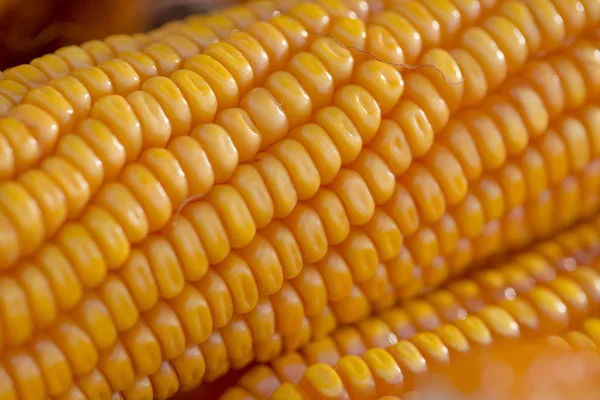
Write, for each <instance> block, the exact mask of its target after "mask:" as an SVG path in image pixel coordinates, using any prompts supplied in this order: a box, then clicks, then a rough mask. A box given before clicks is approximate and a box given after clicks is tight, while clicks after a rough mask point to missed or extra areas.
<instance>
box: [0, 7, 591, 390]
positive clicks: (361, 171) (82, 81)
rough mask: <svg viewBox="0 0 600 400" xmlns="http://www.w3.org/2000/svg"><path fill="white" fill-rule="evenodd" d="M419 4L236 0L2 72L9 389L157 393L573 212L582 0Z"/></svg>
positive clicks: (582, 184)
mask: <svg viewBox="0 0 600 400" xmlns="http://www.w3.org/2000/svg"><path fill="white" fill-rule="evenodd" d="M442 3H444V5H445V8H443V7H440V8H439V9H438V8H436V7H434V6H433V3H432V2H428V1H425V0H421V1H407V2H404V3H402V4H396V3H395V2H388V3H387V4H385V9H378V8H377V7H378V6H377V5H376V4H373V5H372V6H373V8H372V9H371V8H365V7H363V5H366V3H364V2H360V1H358V2H348V3H344V2H336V1H316V2H314V3H312V4H311V3H299V4H296V5H294V6H292V7H290V8H289V9H287V10H286V11H287V14H282V15H278V16H275V17H273V14H272V13H271V14H270V15H269V12H271V11H269V12H265V13H262V12H261V13H259V12H257V11H255V10H257V9H258V8H252V10H254V11H253V12H255V13H256V14H255V16H256V15H259V14H260V15H265V16H266V17H265V18H262V17H261V19H269V18H270V19H269V22H268V23H264V22H256V23H253V24H249V22H250V21H251V19H252V18H255V16H253V17H252V18H251V19H247V20H244V21H246V22H240V20H239V19H235V18H233V17H232V21H234V23H231V21H230V22H225V20H224V19H222V18H221V19H220V18H219V17H215V18H214V19H212V20H211V19H208V20H202V23H206V24H207V26H209V28H210V29H212V30H214V31H215V32H219V34H218V35H217V36H218V37H221V38H225V37H227V35H229V36H228V38H226V39H225V40H224V42H219V43H215V44H212V45H209V46H202V45H201V44H199V43H195V42H194V41H193V40H192V41H189V40H188V41H186V42H185V45H184V43H183V42H182V40H183V39H178V38H175V39H174V38H173V37H171V36H168V37H167V38H165V39H164V45H156V46H153V45H151V46H149V47H148V49H149V50H144V51H147V54H146V55H145V56H144V55H143V54H142V53H136V55H135V57H138V58H136V60H138V61H139V60H141V58H140V57H142V56H143V57H146V58H144V60H146V61H148V60H150V64H148V63H146V64H145V65H146V66H150V67H149V69H148V70H147V71H150V72H148V73H146V74H145V75H144V74H143V73H142V65H141V64H139V63H138V64H136V63H135V62H133V61H132V60H133V59H134V58H132V57H133V56H131V57H129V56H127V57H126V56H123V57H121V59H111V58H112V57H114V56H115V55H116V54H115V53H118V52H117V51H116V50H114V49H113V50H111V49H109V51H108V52H107V51H106V45H102V44H100V42H98V43H96V42H94V43H93V44H89V45H86V46H85V47H86V48H87V49H89V51H90V52H91V53H93V54H94V57H93V58H94V59H95V61H94V62H95V63H97V64H101V65H102V66H101V68H100V69H87V70H79V71H75V72H73V73H72V74H71V76H70V77H69V78H61V79H58V80H56V81H52V82H50V83H49V85H45V82H42V81H39V82H38V83H35V84H31V83H27V84H26V85H25V86H24V87H25V91H22V90H21V89H19V87H18V86H15V85H12V84H11V83H6V82H9V81H8V80H7V81H4V82H3V83H1V84H0V88H1V87H6V86H1V85H3V84H4V85H12V86H10V88H13V89H14V93H22V95H21V94H17V95H16V96H15V97H14V98H13V97H11V101H10V102H11V104H15V105H16V104H17V103H21V102H22V100H23V104H21V105H18V106H16V107H14V108H12V106H10V107H9V108H12V110H10V111H9V117H8V118H5V119H3V120H2V121H0V125H1V124H4V127H3V128H1V129H0V130H1V133H2V135H3V136H0V145H2V146H0V147H1V148H2V149H4V150H3V151H4V152H5V153H3V154H5V155H6V157H3V158H1V159H0V164H1V165H0V172H1V174H0V175H2V179H3V180H4V182H2V183H1V184H0V211H1V212H2V214H0V227H1V232H3V234H2V236H1V237H2V240H0V249H2V250H1V253H2V254H3V255H4V256H5V257H3V258H2V261H0V269H2V276H1V277H0V288H1V290H0V300H1V301H2V306H3V313H2V314H1V315H0V323H1V324H2V326H3V328H4V329H2V336H1V337H0V346H4V348H5V349H6V351H7V353H8V354H9V356H10V360H11V362H10V363H9V364H7V365H9V367H7V368H8V369H10V372H9V373H7V374H4V375H2V376H6V379H7V380H6V382H14V384H13V383H10V384H9V383H7V387H11V388H14V387H17V389H15V390H16V391H15V390H12V389H11V390H12V391H11V393H13V394H14V393H19V395H20V396H22V397H24V398H32V399H35V398H38V397H39V398H43V397H44V396H53V397H57V396H61V395H65V396H67V398H70V397H75V398H76V397H77V396H78V395H79V394H84V395H85V396H87V397H95V396H98V397H99V398H104V397H110V396H111V393H118V392H122V395H116V396H117V398H118V397H119V396H122V397H123V398H126V399H128V398H139V397H144V396H147V395H148V393H154V394H150V396H155V397H157V398H166V397H168V396H170V395H172V394H173V393H174V392H175V391H177V390H178V389H179V387H180V385H181V387H182V388H190V387H192V386H194V385H197V384H198V383H199V382H200V380H201V379H202V378H203V377H204V378H205V379H206V380H209V381H210V380H213V379H215V378H217V377H218V376H220V375H222V374H223V373H225V372H226V370H227V369H229V367H230V366H231V367H233V368H241V367H242V366H244V365H247V364H248V363H250V362H251V361H252V360H253V359H254V358H257V359H259V360H260V361H267V360H269V359H272V358H273V357H275V356H276V355H277V354H278V353H279V352H280V351H281V348H282V347H286V348H289V349H294V348H297V347H299V346H300V345H302V344H305V342H306V341H309V340H311V336H313V337H314V338H319V337H322V336H324V335H327V334H328V333H330V332H331V330H332V329H333V328H334V327H335V325H336V324H337V323H338V321H339V322H346V323H349V322H355V321H358V320H361V319H364V318H365V317H367V316H368V315H369V314H370V313H371V312H372V310H378V309H383V308H387V307H390V306H392V305H393V303H394V302H395V301H396V299H405V298H409V297H411V296H414V295H416V294H418V293H420V292H422V291H423V290H429V289H431V288H435V287H437V286H438V285H440V284H441V283H443V282H444V281H445V280H446V279H447V278H448V277H449V276H451V275H455V274H458V273H460V272H462V270H463V269H465V268H466V267H467V266H469V265H471V264H472V262H473V261H483V260H485V259H487V257H488V256H490V255H495V254H498V253H499V252H500V250H506V249H508V248H512V247H520V246H523V245H524V244H525V243H527V242H529V241H531V240H532V239H533V238H535V237H542V236H545V235H548V234H550V233H553V232H555V231H557V230H558V229H561V228H563V227H566V226H569V225H570V224H572V223H573V222H575V221H576V220H577V219H579V218H580V217H581V216H590V215H592V214H594V213H595V212H596V211H597V206H598V194H597V193H598V191H597V188H598V177H599V171H598V169H599V168H598V165H599V162H600V161H599V159H598V157H599V156H600V154H599V152H600V148H599V147H598V146H599V145H598V143H599V142H598V138H599V137H600V136H598V131H597V128H596V125H597V124H595V122H596V120H597V116H598V108H597V106H596V105H595V101H596V100H597V95H598V91H600V81H599V77H600V75H599V72H600V69H599V68H598V66H597V65H595V63H597V61H598V55H597V53H598V48H597V43H598V42H597V39H595V38H593V37H590V36H587V37H585V38H583V39H580V38H578V37H579V36H581V35H582V34H583V32H586V34H588V33H589V32H591V31H592V30H593V29H594V28H595V27H596V25H597V20H598V18H599V16H598V12H597V10H598V8H597V7H598V5H597V2H594V1H586V2H572V3H564V2H559V1H554V2H551V1H546V0H544V1H542V0H539V1H537V2H536V3H535V6H536V7H538V6H539V8H536V7H534V6H533V5H531V4H529V3H528V2H519V1H513V0H511V1H505V2H498V4H496V3H497V2H496V1H482V2H479V1H456V2H452V3H451V2H442ZM261 4H262V5H260V6H257V7H265V8H260V10H274V9H275V8H274V7H272V6H269V5H268V4H266V3H261ZM265 4H266V5H265ZM344 4H346V5H344ZM581 5H583V6H584V7H581ZM370 6H371V5H370ZM594 7H596V8H594ZM361 10H362V11H363V12H362V13H361V12H359V13H357V11H361ZM540 10H542V11H540ZM594 10H595V11H594ZM515 11H518V12H515ZM351 12H352V13H354V14H351ZM446 12H447V13H446ZM240 13H241V11H240ZM227 15H230V16H231V15H238V14H235V13H231V12H230V13H229V14H227ZM244 15H247V14H243V13H241V14H239V15H238V16H240V17H243V16H244ZM458 16H459V17H460V20H459V19H458ZM357 17H358V18H357ZM235 23H236V24H240V25H239V26H240V27H242V25H243V27H247V32H246V33H243V32H235V33H231V34H230V32H231V30H233V27H234V26H235V25H234V24H235ZM189 24H191V25H188V24H187V23H183V24H174V25H171V27H169V28H167V29H165V31H163V33H166V32H167V31H169V32H176V31H177V30H178V29H189V26H194V27H199V26H201V24H200V23H198V21H194V19H190V21H189ZM228 26H230V27H232V28H231V29H229V28H227V27H228ZM171 29H172V30H171ZM507 32H509V33H507ZM160 35H161V34H156V35H155V37H156V40H163V39H160V38H159V37H160ZM274 38H276V39H274ZM566 38H573V39H574V42H571V46H570V47H568V48H565V46H564V45H565V44H566V41H565V39H566ZM137 39H140V40H141V39H142V38H141V37H139V38H137ZM190 39H192V38H190ZM132 40H133V39H132ZM152 40H154V39H152ZM186 40H187V39H186ZM226 42H228V43H230V44H232V45H233V47H227V46H225V44H224V43H226ZM190 43H191V45H189V44H190ZM249 43H251V44H252V46H249V45H248V44H249ZM178 45H180V46H179V47H178ZM442 45H443V46H444V48H450V49H452V50H450V51H446V50H443V49H441V48H437V46H442ZM103 46H104V47H103ZM161 46H162V47H161ZM165 46H171V47H172V48H170V47H165ZM200 48H204V50H203V54H202V55H194V54H196V53H198V52H199V51H200ZM169 49H170V50H169ZM232 49H233V50H232ZM111 51H112V52H111ZM365 51H366V52H367V53H370V55H369V54H367V53H365ZM169 52H171V53H169ZM234 53H235V55H236V58H234V59H233V60H232V59H231V58H228V57H230V56H231V55H232V54H234ZM546 53H552V54H551V55H546ZM169 54H170V55H169ZM373 55H374V56H375V59H372V56H373ZM148 56H149V57H150V59H148V58H147V57H148ZM538 56H539V57H541V59H540V60H536V61H528V60H531V59H533V58H534V57H538ZM128 57H129V58H128ZM184 61H185V64H184ZM389 61H393V63H394V64H390V63H389ZM404 62H407V63H409V64H414V63H419V64H431V65H434V66H436V67H437V68H438V71H436V70H434V69H432V68H429V67H426V66H425V67H424V66H421V67H419V68H418V69H416V70H414V71H407V72H403V73H402V74H400V72H399V71H398V68H397V67H398V66H399V64H401V63H404ZM102 63H104V64H102ZM153 64H154V66H155V67H152V65H153ZM182 67H184V68H183V69H182ZM408 67H410V65H408ZM26 68H28V67H26ZM123 68H124V69H123ZM153 68H154V71H155V72H152V69H153ZM21 70H23V71H24V70H28V71H29V70H30V69H21ZM176 70H177V72H174V71H176ZM107 71H109V72H107ZM124 71H129V72H124ZM173 72H174V73H173ZM439 72H442V74H440V73H439ZM517 73H518V74H519V75H517V76H516V75H515V74H517ZM102 74H105V75H106V76H107V77H108V79H105V78H104V76H105V75H102ZM111 74H112V75H111ZM125 75H128V76H129V78H127V77H126V76H125ZM142 75H144V76H142ZM155 75H161V77H158V76H155ZM23 76H25V75H23ZM23 76H21V75H19V73H18V71H12V72H10V71H7V72H6V73H4V78H6V79H9V80H10V79H12V78H15V79H16V77H19V79H23ZM136 76H137V78H136ZM152 76H155V77H152ZM166 76H170V78H166ZM53 77H54V76H52V77H49V78H53ZM56 77H58V76H56ZM130 78H131V79H130ZM95 79H99V80H97V81H94V80H95ZM59 81H60V82H59ZM27 82H30V81H27ZM143 82H145V83H143ZM584 82H585V84H584ZM21 83H26V82H25V81H22V82H21ZM142 83H143V85H142ZM38 84H42V86H39V87H37V88H33V86H37V85H38ZM28 85H29V86H28ZM57 85H58V86H57ZM61 85H62V86H61ZM69 85H70V86H69ZM21 86H23V85H21ZM30 86H31V90H29V91H27V90H28V89H29V87H30ZM67 87H68V88H69V89H67ZM61 88H62V89H61ZM71 88H73V89H77V90H78V91H79V93H81V95H77V94H76V93H75V92H73V91H72V90H71ZM140 88H141V89H140ZM11 90H12V89H11ZM9 92H10V90H9V91H8V92H4V91H3V92H2V93H3V95H6V94H7V93H9ZM67 92H69V95H67V94H65V93H67ZM11 93H12V92H11ZM466 108H468V109H467V110H465V109H466ZM2 143H4V144H2ZM4 160H5V161H4ZM38 165H39V167H38ZM515 183H517V186H511V185H513V184H515ZM514 187H517V188H520V189H522V190H521V191H519V190H514V189H513V188H514ZM200 196H202V199H201V200H200V201H198V202H195V203H194V204H188V203H189V199H190V198H191V199H194V200H195V199H196V198H197V197H200ZM579 199H583V200H584V201H582V202H580V201H579ZM553 210H560V213H559V215H557V216H555V215H553V214H552V211H553ZM4 232H6V233H4ZM490 238H493V239H496V240H495V241H490V242H489V243H488V240H489V239H490ZM474 249H477V251H474ZM411 274H412V276H411ZM419 274H420V276H418V275H419ZM49 299H51V300H49ZM17 304H18V306H17ZM307 332H308V334H307ZM40 335H43V336H42V338H41V339H40ZM66 337H73V338H77V339H76V340H75V339H74V341H67V340H66V339H65V338H66ZM273 338H275V339H273ZM277 338H279V339H277ZM32 346H33V347H32ZM278 346H279V348H278ZM28 348H29V349H33V348H35V349H36V350H35V351H36V352H40V353H44V354H54V355H56V357H57V358H56V359H57V360H60V361H57V364H55V365H60V367H58V366H56V368H53V367H50V366H47V365H46V364H43V363H41V362H40V364H39V365H38V364H37V363H38V361H36V360H37V359H34V357H32V356H31V355H30V354H29V353H28V352H29V350H28ZM36 355H37V353H36ZM223 359H225V360H227V361H226V362H222V361H221V360H223ZM13 361H14V362H13ZM117 365H118V368H117V367H116V366H117ZM36 370H37V371H38V372H34V373H33V375H31V372H30V371H36ZM48 374H49V375H48ZM46 375H48V376H46ZM203 375H204V376H203ZM28 376H29V377H30V378H28ZM42 377H43V379H42ZM145 377H146V378H145ZM3 379H4V378H3ZM27 379H29V380H27ZM180 380H181V383H180V382H179V381H180ZM44 382H47V383H44ZM73 382H74V383H73ZM149 390H151V391H152V392H149ZM95 393H99V395H97V394H95Z"/></svg>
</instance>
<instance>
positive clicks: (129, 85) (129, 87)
mask: <svg viewBox="0 0 600 400" xmlns="http://www.w3.org/2000/svg"><path fill="white" fill-rule="evenodd" d="M307 12H308V11H307ZM298 13H301V11H299V12H297V13H296V14H298ZM277 18H281V17H275V18H274V19H273V23H275V22H276V19H277ZM501 19H502V18H501ZM350 21H352V20H350ZM502 21H505V22H507V23H509V24H510V22H509V21H507V20H506V19H502ZM353 22H354V23H358V24H360V23H359V21H353ZM296 24H297V23H296ZM359 26H360V25H359ZM342 27H343V28H342V29H347V28H346V27H344V25H342ZM323 29H325V28H323ZM362 29H363V30H364V27H363V28H362ZM515 29H516V27H515ZM296 30H298V28H296ZM359 30H360V29H359ZM488 30H489V31H490V32H493V31H494V29H492V27H490V28H489V29H488ZM338 31H339V30H338ZM299 32H300V33H301V32H302V27H301V26H300V27H299ZM471 33H472V34H471V35H470V36H477V37H479V36H481V35H482V34H483V35H484V37H485V38H487V39H486V40H492V39H491V38H489V37H488V36H485V35H487V34H485V33H482V32H479V33H475V32H471ZM338 34H339V36H340V37H345V36H348V33H345V32H344V31H343V30H342V31H339V32H338ZM466 36H469V35H466ZM300 37H303V36H302V35H300ZM357 37H361V36H360V35H359V36H357ZM480 39H481V38H480ZM517 39H518V38H517ZM465 40H466V41H467V43H468V42H469V40H467V39H465ZM465 40H463V41H465ZM481 40H483V39H481ZM304 41H305V42H306V40H304ZM517 43H518V42H517ZM521 44H522V43H521ZM523 45H524V44H522V46H521V47H523ZM502 47H506V48H507V49H510V48H514V47H518V46H506V43H505V46H502ZM225 50H226V49H225ZM225 50H223V49H221V53H223V52H225V53H227V51H225ZM240 50H241V49H240ZM242 51H243V50H242ZM188 53H189V52H188ZM212 53H215V52H214V51H212V52H210V54H211V55H212V56H213V57H217V59H218V60H219V61H221V62H225V61H226V60H223V58H222V57H218V56H222V55H223V54H224V53H223V54H216V55H215V54H212ZM229 53H230V51H229ZM190 54H191V53H190ZM238 58H239V57H238ZM462 58H464V57H462ZM113 61H114V60H113ZM113 61H111V62H113ZM471 61H473V60H471ZM114 62H116V61H114ZM121 62H123V61H122V60H121ZM226 65H227V63H226ZM228 66H230V67H231V65H228ZM122 67H125V64H124V65H123V66H122ZM128 68H129V69H131V68H130V67H128ZM121 69H122V68H121ZM172 70H173V69H169V71H164V72H165V73H170V72H172ZM232 73H233V71H232ZM134 75H135V77H136V79H134V80H133V81H132V82H131V83H127V84H125V83H124V84H123V85H119V86H122V87H124V88H125V87H126V88H127V89H126V90H123V91H119V90H117V93H120V94H123V95H125V94H127V93H129V92H130V91H131V90H134V89H135V88H136V86H138V85H139V84H140V79H139V77H138V76H137V74H135V73H134ZM234 77H235V78H236V79H237V80H238V81H239V80H240V79H243V78H244V77H243V76H242V77H240V76H239V74H235V73H234ZM146 78H147V77H146ZM142 80H143V79H142ZM421 80H422V79H421ZM417 81H419V80H418V79H417ZM108 82H110V80H109V81H108ZM415 83H417V82H415ZM239 84H241V82H238V85H239ZM109 86H110V85H109ZM107 88H108V89H109V90H110V89H111V88H110V87H108V86H107ZM116 89H117V88H116ZM54 94H56V93H54ZM242 94H243V93H242ZM99 95H101V94H99ZM59 96H60V95H59ZM32 97H34V98H35V97H36V96H32ZM37 97H40V96H37ZM55 97H56V96H55ZM93 97H94V96H93ZM37 100H40V101H37V102H35V103H37V104H39V105H44V104H47V102H44V101H42V100H43V99H37ZM53 111H55V112H56V111H58V110H53ZM55 116H56V115H55ZM62 116H63V118H65V117H68V113H66V110H65V112H62Z"/></svg>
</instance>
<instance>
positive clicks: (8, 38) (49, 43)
mask: <svg viewBox="0 0 600 400" xmlns="http://www.w3.org/2000/svg"><path fill="white" fill-rule="evenodd" d="M234 2H236V0H0V70H4V69H6V68H9V67H12V66H15V65H19V64H23V63H28V62H29V61H31V60H32V59H34V58H36V57H39V56H42V55H44V54H46V53H50V52H53V51H54V50H56V49H58V48H60V47H62V46H66V45H70V44H80V43H82V42H85V41H86V40H91V39H100V38H104V37H105V36H108V35H111V34H115V33H126V34H131V33H137V32H143V31H147V30H149V29H152V28H155V27H158V26H160V25H162V24H164V23H166V22H168V21H170V20H176V19H181V18H184V17H186V16H188V15H191V14H199V13H205V12H207V11H210V10H214V9H216V8H223V7H226V6H228V5H231V4H232V3H234Z"/></svg>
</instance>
